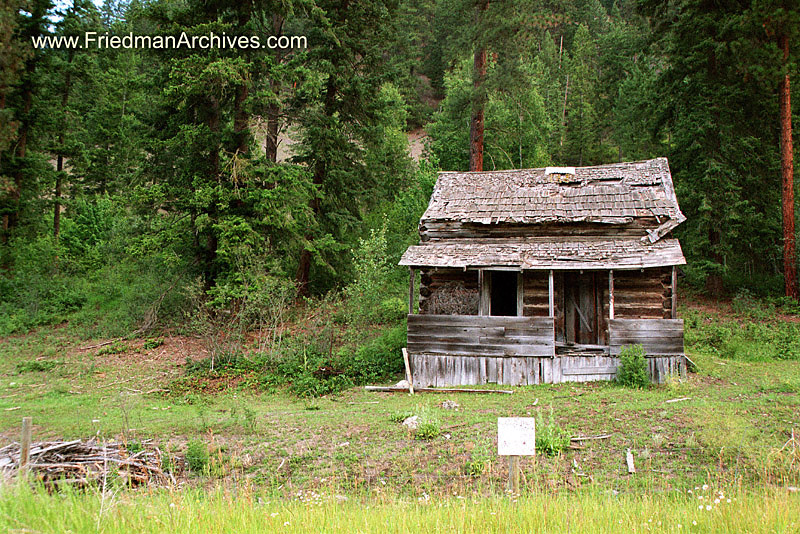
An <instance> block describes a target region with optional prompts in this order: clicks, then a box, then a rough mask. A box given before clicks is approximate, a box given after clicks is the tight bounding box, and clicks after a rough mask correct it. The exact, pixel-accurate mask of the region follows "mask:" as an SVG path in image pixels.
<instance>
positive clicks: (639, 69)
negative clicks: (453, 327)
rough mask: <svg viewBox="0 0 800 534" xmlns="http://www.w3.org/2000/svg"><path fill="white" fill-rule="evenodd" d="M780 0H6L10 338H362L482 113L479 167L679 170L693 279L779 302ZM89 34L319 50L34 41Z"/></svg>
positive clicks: (1, 285)
mask: <svg viewBox="0 0 800 534" xmlns="http://www.w3.org/2000/svg"><path fill="white" fill-rule="evenodd" d="M785 6H794V3H793V2H781V1H778V0H740V1H731V2H711V1H705V0H704V1H701V0H671V1H667V2H657V1H654V0H646V1H639V2H637V1H635V0H572V1H568V2H561V1H559V2H556V1H549V0H522V1H519V2H505V1H503V2H501V1H486V0H386V1H379V0H362V1H358V2H340V1H327V0H275V1H270V0H263V1H262V0H250V1H247V2H230V3H227V2H222V1H215V0H209V1H200V0H153V1H149V2H147V1H145V2H140V1H135V0H134V1H130V2H126V1H109V2H104V3H103V5H102V6H101V7H96V6H95V5H94V4H93V3H91V2H89V1H87V0H77V1H75V2H66V3H59V5H58V7H56V6H54V5H53V3H52V2H50V1H49V0H3V2H2V3H1V4H0V69H1V70H0V215H2V230H1V231H0V243H1V244H0V335H8V334H11V333H15V332H22V331H26V330H28V329H30V328H32V327H35V326H37V325H42V324H52V323H58V322H61V321H64V320H68V321H69V322H70V324H73V325H82V326H83V327H84V328H85V334H86V335H106V336H117V335H127V334H131V333H134V332H139V333H141V332H145V331H147V330H149V329H152V328H154V327H158V328H163V327H175V326H179V327H181V328H189V327H193V328H194V327H196V328H213V327H216V328H219V329H222V328H223V326H224V327H225V328H227V329H228V330H229V331H230V328H231V322H232V321H234V320H235V322H236V325H239V326H237V327H240V328H242V329H247V328H251V327H252V326H253V325H261V326H265V327H269V326H270V325H275V324H278V322H280V321H281V320H282V319H281V318H282V314H283V313H285V312H284V310H286V309H287V307H288V306H289V304H290V303H292V302H296V301H297V298H298V297H300V298H301V299H302V298H303V297H311V300H309V301H307V302H308V303H309V304H308V305H309V306H318V305H319V306H322V305H323V304H320V303H326V302H332V301H337V302H344V303H345V304H344V311H340V312H339V313H340V314H341V316H340V317H339V320H340V321H342V322H345V323H348V322H358V321H361V322H363V323H364V324H367V323H374V322H379V321H390V322H391V321H401V320H402V318H403V317H404V306H405V304H404V302H405V301H404V297H403V293H404V292H405V291H407V289H406V284H407V277H408V273H407V271H405V270H404V269H401V268H399V267H397V266H396V264H397V261H398V260H399V257H400V255H401V254H402V252H403V251H404V250H405V248H406V247H407V246H408V245H409V244H412V243H415V242H416V241H417V239H418V238H417V233H416V225H417V222H418V220H419V216H420V215H421V213H422V211H423V210H424V208H425V206H426V205H427V201H428V198H429V195H430V192H431V190H432V186H433V182H434V181H435V176H436V171H438V170H466V169H468V168H469V166H470V147H471V143H470V141H471V140H470V136H471V130H472V131H473V132H474V121H475V116H476V112H478V111H482V112H483V120H484V125H485V131H484V140H483V168H484V169H486V170H491V169H512V168H527V167H540V166H546V165H593V164H601V163H609V162H616V161H627V160H640V159H646V158H651V157H658V156H667V157H668V158H669V161H670V165H671V168H672V173H673V177H674V180H675V183H676V188H677V194H678V200H679V202H680V204H681V207H682V209H683V211H684V213H685V214H686V216H687V217H688V221H687V222H686V223H684V224H683V225H681V226H680V227H679V228H678V229H677V230H676V232H675V233H676V235H677V237H678V238H680V240H681V243H682V245H683V250H684V254H685V255H686V257H687V260H688V261H689V264H688V265H687V266H686V267H685V268H684V269H683V270H682V274H683V278H682V280H683V283H684V284H685V285H688V286H693V287H694V288H696V289H697V290H698V291H709V292H711V293H714V294H719V295H722V294H728V295H736V294H737V293H738V294H739V295H740V296H741V295H742V294H745V295H762V296H770V297H773V298H776V299H777V298H779V297H780V296H781V295H783V294H784V281H783V274H784V260H783V236H782V218H781V188H782V182H781V123H780V120H779V89H780V87H781V84H782V83H783V81H784V79H785V76H786V75H787V74H788V75H789V77H790V78H791V79H793V80H794V79H797V76H796V74H797V64H796V58H797V49H798V48H797V46H798V43H800V39H798V37H800V36H798V35H797V34H798V30H800V14H799V13H800V12H799V11H798V10H797V8H796V7H792V8H787V7H785ZM86 31H97V32H105V31H110V32H112V33H114V34H127V33H128V32H133V33H134V34H136V35H144V34H152V35H156V34H160V35H164V34H179V33H180V32H181V31H185V32H187V33H188V34H189V35H197V34H207V33H209V32H212V31H213V32H215V33H218V34H219V33H222V32H226V33H227V34H229V35H230V34H252V35H260V36H267V35H279V34H284V35H305V36H307V38H308V43H309V47H308V49H305V50H302V49H301V50H259V51H253V50H237V49H233V50H231V49H228V50H219V49H217V50H191V49H185V48H184V49H176V50H124V49H117V50H113V49H102V50H97V49H92V50H67V49H44V50H34V49H33V47H32V46H31V37H34V36H39V35H45V34H53V35H74V34H78V35H83V32H86ZM784 45H786V49H787V50H788V55H785V54H784ZM482 52H485V58H486V62H485V67H486V72H485V75H483V74H482V73H480V72H475V66H476V65H477V64H479V62H478V61H476V54H480V53H482ZM479 68H480V67H479ZM798 98H800V97H798ZM795 100H797V98H796V99H795ZM796 122H797V121H796V120H795V123H796ZM421 129H424V132H425V133H426V134H427V136H426V137H425V142H426V144H425V150H424V153H423V156H422V158H421V159H419V160H418V161H415V160H414V159H412V158H411V156H410V153H409V144H408V139H409V135H408V134H409V132H416V133H415V136H419V132H420V131H421ZM790 211H796V205H795V206H793V209H790ZM198 324H199V325H200V326H197V325H198ZM209 325H211V326H209ZM214 325H216V326H214ZM221 325H222V326H221ZM403 333H404V330H403V329H402V328H400V329H399V330H398V331H397V332H395V333H394V334H392V335H394V336H395V337H398V338H399V337H402V334H403Z"/></svg>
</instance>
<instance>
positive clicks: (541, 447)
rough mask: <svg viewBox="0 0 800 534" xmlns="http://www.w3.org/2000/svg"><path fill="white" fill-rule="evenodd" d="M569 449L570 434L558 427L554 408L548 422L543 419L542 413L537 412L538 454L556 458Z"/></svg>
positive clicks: (551, 408)
mask: <svg viewBox="0 0 800 534" xmlns="http://www.w3.org/2000/svg"><path fill="white" fill-rule="evenodd" d="M567 447H569V433H567V431H566V430H564V429H563V428H561V427H560V426H558V423H556V420H555V417H554V416H553V407H552V406H551V407H550V415H549V417H548V418H547V421H545V420H544V417H542V411H541V410H537V411H536V452H538V453H541V454H544V455H545V456H555V455H556V454H558V453H560V452H561V451H563V450H566V448H567Z"/></svg>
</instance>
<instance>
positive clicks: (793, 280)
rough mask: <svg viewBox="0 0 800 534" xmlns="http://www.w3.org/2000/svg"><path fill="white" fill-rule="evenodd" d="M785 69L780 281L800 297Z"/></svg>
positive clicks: (784, 46) (785, 46) (782, 41)
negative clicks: (781, 265) (781, 269)
mask: <svg viewBox="0 0 800 534" xmlns="http://www.w3.org/2000/svg"><path fill="white" fill-rule="evenodd" d="M778 46H779V47H780V49H781V50H783V62H784V65H785V64H786V63H787V62H788V61H789V38H788V37H787V36H786V35H781V36H780V37H778ZM791 94H792V93H791V89H790V88H789V72H788V71H787V72H786V74H785V75H784V77H783V80H782V81H781V84H780V88H779V96H778V101H779V113H780V121H781V178H782V179H781V183H782V194H781V207H782V212H783V281H784V290H785V294H786V296H787V297H791V298H793V299H795V300H798V298H800V292H798V287H797V253H796V248H795V235H794V161H793V152H792V100H791Z"/></svg>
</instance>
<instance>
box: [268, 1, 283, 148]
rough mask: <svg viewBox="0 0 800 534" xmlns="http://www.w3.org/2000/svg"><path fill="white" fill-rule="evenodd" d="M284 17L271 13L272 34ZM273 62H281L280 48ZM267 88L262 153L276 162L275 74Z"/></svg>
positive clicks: (277, 114) (277, 107) (277, 115)
mask: <svg viewBox="0 0 800 534" xmlns="http://www.w3.org/2000/svg"><path fill="white" fill-rule="evenodd" d="M284 20H285V19H284V17H283V16H282V15H279V14H274V15H272V35H281V34H282V33H283V23H284ZM274 53H275V63H276V64H280V63H282V62H283V58H284V56H285V54H284V53H283V52H282V51H280V50H275V52H274ZM269 89H270V92H272V95H271V96H272V98H273V100H272V102H271V103H270V104H269V105H268V106H267V137H266V139H265V140H264V155H265V156H266V157H267V160H268V161H271V162H272V163H276V162H277V161H278V131H279V130H280V112H281V109H280V105H279V104H278V94H279V92H280V89H281V86H280V82H279V80H277V79H276V77H275V76H272V77H270V80H269Z"/></svg>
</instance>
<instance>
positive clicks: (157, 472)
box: [0, 439, 175, 487]
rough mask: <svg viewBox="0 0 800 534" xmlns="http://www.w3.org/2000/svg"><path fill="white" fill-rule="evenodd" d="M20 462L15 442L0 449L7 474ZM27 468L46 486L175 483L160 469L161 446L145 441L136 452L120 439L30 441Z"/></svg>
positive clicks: (0, 465)
mask: <svg viewBox="0 0 800 534" xmlns="http://www.w3.org/2000/svg"><path fill="white" fill-rule="evenodd" d="M19 464H20V446H19V444H18V443H12V444H11V445H8V446H6V447H3V448H2V449H0V470H1V471H2V472H3V475H4V476H5V477H6V478H10V477H13V476H15V475H16V474H17V473H18V472H19V468H20V465H19ZM26 469H27V471H28V473H29V474H30V475H31V478H32V479H34V480H39V481H41V482H42V483H43V484H44V485H45V486H46V487H58V486H59V485H61V484H71V485H73V486H75V487H86V486H90V485H105V484H110V483H115V484H116V483H123V484H126V485H130V486H141V485H157V486H164V485H169V484H170V483H172V484H174V483H175V478H174V476H173V475H172V473H171V472H164V470H163V469H162V453H161V450H160V449H159V448H158V447H153V446H151V445H149V444H148V443H144V444H143V445H142V447H141V450H139V451H138V452H135V453H130V452H129V451H128V448H127V447H126V446H125V445H124V444H123V443H119V442H111V443H106V442H97V441H95V440H89V441H86V442H82V441H81V440H79V439H78V440H75V441H43V442H39V443H32V444H31V450H30V460H29V461H28V464H27V466H26Z"/></svg>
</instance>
